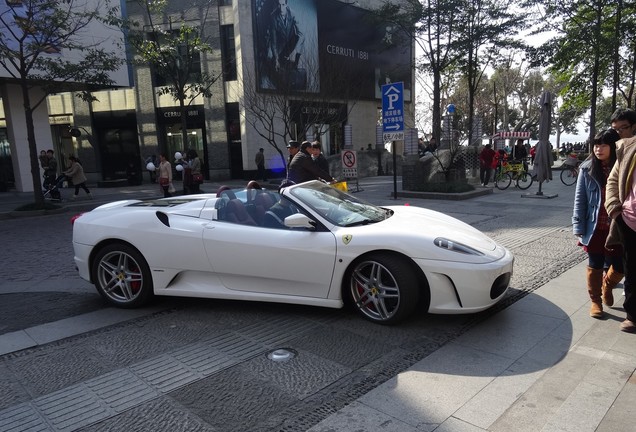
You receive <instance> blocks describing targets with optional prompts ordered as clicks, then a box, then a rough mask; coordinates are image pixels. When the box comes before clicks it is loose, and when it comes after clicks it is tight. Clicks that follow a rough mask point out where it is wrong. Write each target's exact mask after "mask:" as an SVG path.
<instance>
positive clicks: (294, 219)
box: [283, 213, 316, 230]
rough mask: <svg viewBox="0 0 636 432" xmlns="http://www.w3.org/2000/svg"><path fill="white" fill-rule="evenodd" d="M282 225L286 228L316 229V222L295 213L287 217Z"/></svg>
mask: <svg viewBox="0 0 636 432" xmlns="http://www.w3.org/2000/svg"><path fill="white" fill-rule="evenodd" d="M283 223H284V224H285V226H286V227H287V228H307V229H312V230H313V229H316V222H315V221H313V220H312V219H310V218H309V217H308V216H306V215H304V214H302V213H296V214H293V215H291V216H287V217H286V218H285V220H284V221H283Z"/></svg>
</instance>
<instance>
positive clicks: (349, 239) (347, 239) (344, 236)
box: [342, 234, 353, 245]
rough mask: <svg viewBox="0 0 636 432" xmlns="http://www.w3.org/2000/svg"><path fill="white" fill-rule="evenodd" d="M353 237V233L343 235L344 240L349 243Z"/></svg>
mask: <svg viewBox="0 0 636 432" xmlns="http://www.w3.org/2000/svg"><path fill="white" fill-rule="evenodd" d="M352 238H353V236H352V235H351V234H345V235H343V236H342V242H343V243H344V244H346V245H348V244H349V242H350V241H351V239H352Z"/></svg>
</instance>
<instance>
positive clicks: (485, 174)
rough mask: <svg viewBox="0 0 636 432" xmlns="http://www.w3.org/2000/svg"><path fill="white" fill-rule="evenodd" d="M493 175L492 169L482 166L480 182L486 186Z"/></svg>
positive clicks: (480, 168)
mask: <svg viewBox="0 0 636 432" xmlns="http://www.w3.org/2000/svg"><path fill="white" fill-rule="evenodd" d="M491 174H492V168H490V167H489V166H484V165H481V166H480V167H479V180H480V181H481V183H482V184H485V185H487V184H488V182H489V181H490V177H491Z"/></svg>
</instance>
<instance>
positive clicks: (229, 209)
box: [225, 198, 257, 226]
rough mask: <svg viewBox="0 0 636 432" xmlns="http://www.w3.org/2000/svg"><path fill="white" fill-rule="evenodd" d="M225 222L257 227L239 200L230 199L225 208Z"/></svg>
mask: <svg viewBox="0 0 636 432" xmlns="http://www.w3.org/2000/svg"><path fill="white" fill-rule="evenodd" d="M225 220H226V221H228V222H233V223H237V224H241V225H251V226H257V224H256V222H255V221H254V219H252V216H250V215H249V213H248V212H247V209H246V208H245V204H243V202H242V201H241V200H240V199H237V198H235V199H231V200H230V202H228V203H227V206H226V207H225Z"/></svg>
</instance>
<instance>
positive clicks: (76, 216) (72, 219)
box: [71, 213, 84, 225]
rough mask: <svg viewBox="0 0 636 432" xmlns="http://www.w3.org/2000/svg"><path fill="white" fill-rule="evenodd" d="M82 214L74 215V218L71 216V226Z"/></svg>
mask: <svg viewBox="0 0 636 432" xmlns="http://www.w3.org/2000/svg"><path fill="white" fill-rule="evenodd" d="M83 214H84V213H79V214H76V215H75V216H73V217H72V218H71V225H73V224H74V223H75V221H76V220H77V218H78V217H80V216H81V215H83Z"/></svg>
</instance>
